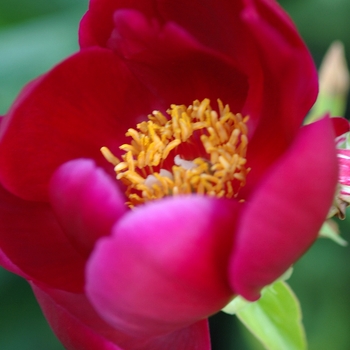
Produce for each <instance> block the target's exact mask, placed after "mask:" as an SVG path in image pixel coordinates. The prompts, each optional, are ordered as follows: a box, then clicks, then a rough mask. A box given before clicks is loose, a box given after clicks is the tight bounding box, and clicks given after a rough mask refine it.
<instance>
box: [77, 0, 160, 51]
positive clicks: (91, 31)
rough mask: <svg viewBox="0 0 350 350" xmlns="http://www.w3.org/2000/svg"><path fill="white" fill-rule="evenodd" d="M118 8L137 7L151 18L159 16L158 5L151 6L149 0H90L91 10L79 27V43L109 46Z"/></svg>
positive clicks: (84, 46) (85, 46)
mask: <svg viewBox="0 0 350 350" xmlns="http://www.w3.org/2000/svg"><path fill="white" fill-rule="evenodd" d="M118 8H130V9H131V8H132V9H137V10H139V11H141V12H142V13H145V14H147V15H148V17H150V18H152V17H156V16H157V10H156V7H155V6H150V2H149V1H148V0H117V1H116V0H90V2H89V10H88V11H87V13H86V14H85V16H84V17H83V18H82V20H81V22H80V27H79V43H80V46H81V47H82V48H87V47H90V46H96V45H98V46H101V47H107V41H108V39H109V38H110V35H111V33H112V30H113V27H114V23H113V13H114V12H115V10H117V9H118Z"/></svg>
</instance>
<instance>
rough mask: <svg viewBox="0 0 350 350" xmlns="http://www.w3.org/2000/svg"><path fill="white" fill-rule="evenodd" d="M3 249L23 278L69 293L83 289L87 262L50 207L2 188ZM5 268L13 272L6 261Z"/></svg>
mask: <svg viewBox="0 0 350 350" xmlns="http://www.w3.org/2000/svg"><path fill="white" fill-rule="evenodd" d="M0 247H1V250H2V251H3V253H4V254H5V255H6V256H7V258H8V259H9V260H10V261H11V263H12V264H14V265H16V266H17V267H18V268H19V269H20V270H21V271H23V273H20V274H21V275H22V276H23V277H26V278H30V279H32V280H34V281H37V282H39V281H40V283H42V284H47V285H50V286H54V287H56V288H61V289H65V290H71V291H79V290H82V288H83V279H84V276H83V271H84V266H85V260H84V259H83V258H82V256H81V255H80V254H79V253H78V252H77V251H76V250H75V249H73V247H72V246H71V244H70V242H69V241H68V239H67V238H66V236H65V234H64V233H63V231H62V229H61V228H60V226H59V224H58V222H57V221H56V218H55V216H54V214H53V212H52V210H51V209H50V207H49V206H48V205H47V204H46V203H40V202H36V203H34V202H27V201H24V200H22V199H20V198H18V197H15V196H13V195H12V194H10V193H9V192H7V191H6V190H5V189H4V188H2V187H1V186H0ZM3 266H4V267H5V268H8V267H9V268H10V270H11V271H13V269H12V268H11V266H9V265H8V264H7V263H6V261H5V262H4V265H3ZM14 272H16V271H14Z"/></svg>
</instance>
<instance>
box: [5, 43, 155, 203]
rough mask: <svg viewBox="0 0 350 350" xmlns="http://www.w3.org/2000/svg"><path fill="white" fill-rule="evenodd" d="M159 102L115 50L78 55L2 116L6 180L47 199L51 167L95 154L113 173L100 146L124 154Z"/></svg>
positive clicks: (14, 188) (16, 189)
mask: <svg viewBox="0 0 350 350" xmlns="http://www.w3.org/2000/svg"><path fill="white" fill-rule="evenodd" d="M154 101H155V100H154V97H153V96H152V95H151V94H150V93H149V92H148V90H147V89H145V88H144V87H143V86H142V84H140V82H139V81H138V79H137V78H135V77H134V76H133V75H132V74H131V73H130V72H129V70H128V68H127V67H126V66H125V65H124V63H122V62H121V61H120V59H119V58H118V57H117V56H116V55H114V54H113V53H112V52H110V51H108V50H103V49H98V48H95V49H89V50H84V51H82V52H80V53H77V54H76V55H73V56H72V57H70V58H68V59H66V60H65V61H64V62H62V63H61V64H59V65H58V66H57V67H55V68H53V69H52V70H51V71H50V72H49V73H47V74H46V75H45V76H43V77H42V78H40V79H39V80H37V81H35V83H32V84H31V85H30V86H29V87H27V88H26V89H25V91H24V93H23V94H22V95H20V96H19V98H18V101H17V102H15V104H14V106H13V107H12V109H11V110H10V111H9V113H8V114H7V115H6V117H5V119H4V120H3V122H2V123H1V127H0V179H1V182H2V183H3V185H4V186H5V187H6V188H7V189H8V190H10V191H11V192H13V193H14V194H16V195H18V196H20V197H21V198H24V199H29V200H45V201H46V200H48V182H49V179H50V178H51V176H52V173H53V172H54V170H55V169H56V168H57V167H58V166H59V165H61V164H62V163H64V162H66V161H68V160H71V159H75V158H92V159H95V160H96V162H97V164H98V165H100V166H101V167H104V168H105V169H106V170H107V171H109V172H110V173H111V174H112V173H113V168H112V167H111V166H110V165H109V164H108V163H107V162H106V161H105V159H104V158H103V156H102V155H101V153H100V148H101V147H102V146H106V147H108V148H109V149H110V150H111V151H112V152H113V153H114V154H119V152H120V150H119V146H120V144H121V143H123V141H124V140H125V133H126V131H127V129H128V128H129V127H132V126H134V125H135V124H136V123H137V122H139V121H140V119H142V118H145V117H146V116H147V114H148V113H149V112H151V111H152V110H153V109H154V108H155V106H159V104H157V103H155V102H154ZM67 126H69V127H67Z"/></svg>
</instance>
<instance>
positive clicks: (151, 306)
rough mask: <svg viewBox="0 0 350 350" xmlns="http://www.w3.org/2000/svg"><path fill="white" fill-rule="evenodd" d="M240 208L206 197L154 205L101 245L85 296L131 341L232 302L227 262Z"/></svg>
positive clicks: (131, 216)
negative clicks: (137, 336)
mask: <svg viewBox="0 0 350 350" xmlns="http://www.w3.org/2000/svg"><path fill="white" fill-rule="evenodd" d="M237 209H238V204H237V203H236V202H233V201H227V200H218V199H212V198H208V197H201V196H187V197H175V198H169V199H164V200H159V201H155V202H152V203H150V204H148V205H145V206H142V207H139V208H137V209H136V210H135V211H133V212H130V214H128V215H125V216H124V217H123V218H122V219H121V220H120V221H119V223H118V224H117V225H116V226H115V228H114V233H113V236H112V237H108V238H103V239H101V241H100V242H99V243H98V244H97V246H96V250H95V251H94V253H93V254H92V256H91V258H90V260H89V264H88V268H87V286H86V290H87V294H88V297H89V298H90V300H91V302H92V303H93V305H94V306H95V308H96V310H98V312H99V313H100V315H101V317H103V318H104V319H106V320H107V321H108V322H109V323H110V324H111V325H113V326H114V327H115V328H118V329H121V330H123V331H125V332H126V333H128V334H130V335H131V336H136V335H140V334H141V335H142V334H144V336H158V335H161V334H166V333H168V332H171V331H174V330H176V329H180V328H182V327H185V326H188V325H189V324H192V323H195V322H196V321H198V320H200V319H203V318H206V317H208V316H209V315H211V314H213V313H215V312H217V311H218V310H220V309H221V308H222V307H223V306H225V305H226V303H227V302H228V301H229V299H230V298H231V296H232V295H231V290H230V288H229V286H228V284H227V262H228V255H229V252H230V250H231V244H232V232H233V230H234V227H233V226H234V223H235V217H236V215H237V212H238V210H237Z"/></svg>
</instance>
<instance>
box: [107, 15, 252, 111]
mask: <svg viewBox="0 0 350 350" xmlns="http://www.w3.org/2000/svg"><path fill="white" fill-rule="evenodd" d="M114 20H115V30H114V32H113V34H112V36H111V39H110V40H109V46H110V47H111V48H113V49H114V50H115V51H116V52H117V53H118V54H119V55H121V56H123V57H124V58H125V62H126V63H127V65H128V67H129V68H130V69H131V70H132V71H133V72H134V73H135V75H136V76H137V77H138V78H139V79H140V80H141V81H142V82H143V83H144V84H145V86H147V87H148V88H149V90H150V91H153V92H154V93H155V94H156V95H157V96H158V97H159V98H160V99H161V100H162V101H164V104H165V105H170V104H172V103H177V104H186V105H188V104H191V103H192V101H193V100H195V99H199V100H201V99H204V98H210V99H211V100H213V101H215V100H216V99H218V98H220V99H221V100H222V101H223V102H224V103H229V104H230V107H231V109H232V110H233V111H235V112H237V111H240V110H241V109H242V107H243V104H244V101H245V99H246V95H247V89H248V84H247V79H246V77H245V75H244V74H242V73H241V72H239V71H238V70H237V68H236V66H234V65H233V63H232V62H231V61H230V60H229V59H227V58H225V57H224V56H223V55H221V54H220V53H219V52H216V51H214V50H211V49H209V48H207V47H204V46H203V45H201V44H200V43H199V42H198V41H197V40H196V39H195V38H193V37H192V36H191V35H190V34H189V33H188V32H186V31H185V30H184V29H183V28H181V27H180V26H178V25H176V24H175V23H172V22H171V23H166V24H165V25H164V26H162V25H161V24H160V23H159V22H156V21H155V20H153V21H152V20H148V19H147V18H146V17H145V16H144V15H143V14H141V13H140V12H137V11H135V10H118V11H117V12H116V13H115V15H114Z"/></svg>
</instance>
